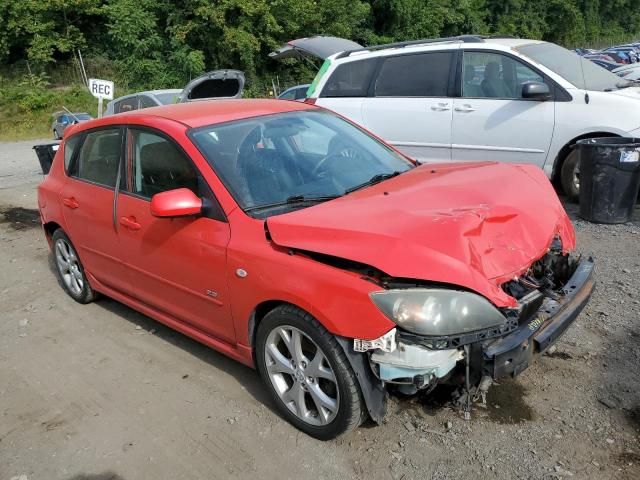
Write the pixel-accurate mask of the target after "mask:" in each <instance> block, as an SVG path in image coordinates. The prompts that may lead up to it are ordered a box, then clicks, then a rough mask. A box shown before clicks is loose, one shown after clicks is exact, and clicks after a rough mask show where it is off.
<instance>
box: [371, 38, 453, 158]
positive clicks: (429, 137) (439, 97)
mask: <svg viewBox="0 0 640 480" xmlns="http://www.w3.org/2000/svg"><path fill="white" fill-rule="evenodd" d="M455 53H456V50H446V51H435V52H422V53H412V54H405V55H395V56H390V57H383V58H381V59H380V61H381V65H380V68H379V70H378V73H377V76H376V79H375V81H374V84H373V85H372V96H371V97H369V98H365V99H364V103H363V105H362V119H363V125H364V126H365V127H366V128H368V129H369V130H371V131H372V132H373V133H375V134H376V135H378V136H380V137H382V138H383V139H384V140H386V141H387V142H389V143H391V144H392V145H394V146H395V147H398V149H400V150H402V151H403V152H404V153H406V154H407V155H409V156H410V157H412V158H415V159H416V160H419V161H434V160H435V161H443V160H444V161H449V160H450V159H451V109H452V106H451V104H452V98H451V95H452V94H453V92H454V88H453V87H454V79H455V64H456V62H455V58H456V55H455Z"/></svg>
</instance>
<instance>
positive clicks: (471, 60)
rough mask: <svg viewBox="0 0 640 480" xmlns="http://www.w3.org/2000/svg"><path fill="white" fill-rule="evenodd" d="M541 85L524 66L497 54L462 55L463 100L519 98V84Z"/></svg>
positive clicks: (538, 77) (471, 53) (474, 53)
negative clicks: (531, 83)
mask: <svg viewBox="0 0 640 480" xmlns="http://www.w3.org/2000/svg"><path fill="white" fill-rule="evenodd" d="M526 82H541V83H543V82H544V79H543V78H542V76H541V75H539V74H538V73H536V72H535V71H534V70H532V69H531V68H529V67H528V66H526V65H525V64H524V63H522V62H520V61H518V60H516V59H514V58H512V57H509V56H507V55H501V54H499V53H490V52H464V61H463V64H462V96H463V97H466V98H510V99H521V98H522V84H524V83H526Z"/></svg>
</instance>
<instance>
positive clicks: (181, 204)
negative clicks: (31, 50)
mask: <svg viewBox="0 0 640 480" xmlns="http://www.w3.org/2000/svg"><path fill="white" fill-rule="evenodd" d="M313 108H317V107H314V106H312V105H308V104H304V103H301V102H282V101H277V100H231V101H224V100H219V101H211V102H194V103H188V104H179V105H172V106H167V107H158V108H152V109H145V110H140V111H136V112H131V113H127V114H120V115H114V116H110V117H105V118H102V119H99V120H93V121H89V122H86V123H82V124H78V125H75V126H74V127H71V128H73V130H70V131H69V132H68V133H69V135H67V138H68V137H69V136H70V135H71V134H73V133H76V132H79V131H82V130H87V129H91V128H94V127H97V126H103V125H125V126H126V125H140V126H147V127H152V128H155V129H157V130H160V131H162V132H164V134H165V135H167V136H169V137H171V138H173V139H174V140H175V141H176V142H177V143H178V144H179V145H180V146H181V147H182V149H183V150H184V151H185V152H186V154H187V155H188V156H189V157H191V159H192V161H193V163H194V165H195V166H196V167H197V168H198V170H199V171H200V173H201V175H202V177H203V179H204V181H206V182H207V184H208V185H209V186H210V187H211V189H212V191H213V192H214V193H215V195H216V197H217V199H218V201H219V203H220V205H221V207H222V210H223V211H224V213H225V215H226V221H218V220H213V219H210V218H205V217H203V216H201V215H193V214H195V213H197V212H196V207H197V210H198V211H199V209H200V206H201V204H199V203H198V202H199V200H198V199H197V198H196V197H195V196H194V195H193V194H191V192H190V191H188V190H187V191H186V192H185V191H173V192H165V193H162V194H159V195H156V196H155V197H154V199H153V200H152V201H149V200H145V199H143V198H139V197H136V196H133V195H129V194H123V193H119V194H118V198H117V202H116V203H117V212H115V213H116V215H115V217H114V211H113V205H114V192H113V190H110V189H107V188H103V187H98V186H96V185H93V184H91V183H88V182H83V181H80V180H77V179H74V178H69V177H67V176H66V174H65V172H64V169H63V163H64V162H63V158H64V141H63V143H62V146H61V148H60V149H59V150H58V153H57V155H56V158H55V160H54V162H53V166H52V169H51V172H50V174H49V175H48V176H47V177H46V178H45V180H44V181H43V183H42V184H41V185H40V187H39V190H38V205H39V206H40V213H41V217H42V220H43V223H48V222H55V223H57V224H59V225H60V226H61V227H62V228H63V229H64V230H65V231H66V232H67V234H68V235H69V237H70V238H71V241H72V242H73V243H74V245H75V246H76V248H77V249H78V252H79V255H80V257H81V261H82V262H83V265H84V266H85V270H86V271H87V273H88V275H89V280H90V283H91V285H92V286H93V287H94V288H95V289H96V290H98V291H101V292H103V293H105V294H106V295H109V296H112V297H113V298H115V299H117V300H119V301H122V302H123V303H126V304H127V305H129V306H131V307H133V308H135V309H136V310H139V311H141V312H143V313H144V314H146V315H149V316H151V317H153V318H155V319H157V320H158V321H160V322H163V323H165V324H167V325H169V326H170V327H172V328H175V329H177V330H179V331H181V332H183V333H185V334H187V335H189V336H191V337H193V338H195V339H196V340H198V341H201V342H203V343H205V344H207V345H209V346H211V347H213V348H215V349H217V350H220V351H221V352H223V353H225V354H227V355H229V356H231V357H232V358H234V359H236V360H239V361H241V362H243V363H245V364H246V365H252V363H253V360H252V356H251V354H252V352H251V347H250V345H251V339H250V338H249V325H250V320H251V318H252V313H253V312H254V310H255V308H256V307H257V306H258V305H259V304H261V303H263V302H267V301H279V302H288V303H291V304H295V305H297V306H299V307H300V308H302V309H304V310H306V311H308V312H309V313H311V314H312V315H313V316H314V317H316V318H317V319H318V321H320V322H321V323H322V324H323V325H324V326H325V327H326V328H327V329H328V330H329V331H330V332H332V333H334V334H337V335H342V336H345V337H351V338H353V337H358V338H365V339H373V338H376V337H379V336H380V335H382V334H384V333H386V332H387V331H389V330H390V329H391V328H393V326H394V324H393V323H392V322H391V321H390V320H388V319H387V318H386V317H385V316H384V315H383V314H382V313H381V312H380V311H379V310H378V309H377V308H376V307H375V305H374V304H373V303H372V302H371V301H370V299H369V297H368V293H370V292H372V291H376V290H379V287H378V286H376V285H375V284H374V283H372V282H370V281H367V280H366V279H363V278H362V276H361V275H360V274H357V273H353V272H348V271H345V270H342V269H339V268H337V267H333V266H329V265H326V264H323V263H320V262H318V261H316V260H313V259H312V258H310V257H308V256H306V255H305V254H304V252H301V251H305V250H306V251H311V252H319V253H324V254H328V255H333V256H337V257H342V258H346V259H350V260H354V261H357V262H361V263H364V264H367V265H370V266H373V267H376V268H377V269H379V270H381V271H383V272H385V273H387V274H388V275H392V276H396V277H403V278H413V279H420V280H431V281H436V282H443V283H449V284H452V285H454V286H460V287H463V288H467V289H470V290H473V291H475V292H478V293H479V294H481V295H483V296H485V297H486V298H488V299H489V300H490V301H491V302H493V303H494V304H495V305H498V306H512V305H514V300H513V299H512V298H511V297H509V296H507V295H506V294H505V293H504V292H503V291H502V290H501V289H500V284H501V283H503V282H504V281H506V280H509V279H511V278H513V277H514V276H517V275H519V274H521V273H522V272H523V271H525V270H526V269H527V268H528V266H529V265H530V264H531V262H532V261H534V260H536V259H537V258H539V257H541V256H542V255H544V253H545V251H546V249H547V248H548V246H549V244H550V242H551V241H552V239H553V237H554V235H556V234H557V235H560V236H561V238H562V240H563V245H564V248H565V249H566V250H571V249H573V248H574V245H575V238H574V233H573V229H572V226H571V223H570V221H569V219H568V217H567V215H566V213H565V212H564V210H563V208H562V206H561V204H560V202H559V201H558V198H557V196H556V195H555V192H554V191H553V189H552V187H551V185H550V183H549V181H548V180H547V179H546V177H545V176H544V174H543V173H542V171H541V170H539V169H537V168H535V167H530V166H518V165H507V164H489V163H484V164H465V165H462V164H459V165H451V164H447V165H425V166H422V167H419V168H416V169H414V170H412V171H410V172H407V173H405V174H403V175H400V176H398V177H396V178H393V179H391V180H387V181H385V182H382V183H380V184H378V185H375V186H373V187H370V188H366V189H363V190H360V191H356V192H353V193H351V194H349V195H347V196H346V197H342V198H338V199H336V200H333V201H330V202H326V203H323V204H319V205H316V206H313V207H310V208H306V209H303V210H299V211H296V212H292V213H289V214H285V215H280V216H275V217H271V218H269V219H268V220H267V222H266V224H267V227H268V233H269V235H270V236H271V241H269V240H268V239H267V236H266V232H265V222H264V221H262V220H257V219H253V218H251V217H249V216H247V215H246V214H245V213H244V212H242V211H241V210H240V209H239V208H238V206H237V204H236V203H235V201H234V200H233V198H232V197H231V195H230V194H229V193H228V192H227V190H226V189H225V188H224V186H223V184H222V183H221V182H220V180H219V179H218V177H217V176H216V175H215V173H214V172H213V171H212V169H211V168H210V167H209V165H208V164H207V163H206V161H205V160H204V158H203V157H202V156H201V154H200V152H199V151H198V150H197V149H196V148H195V146H194V145H193V144H192V143H191V141H190V140H189V138H188V137H187V135H186V132H187V130H188V128H189V127H198V126H202V125H207V124H214V123H220V122H227V121H232V120H236V119H241V118H247V117H252V116H256V115H264V114H271V113H278V112H283V111H294V110H304V109H313ZM125 171H130V170H129V169H126V170H125ZM187 192H188V193H187ZM194 199H195V200H194ZM71 200H73V202H72V201H71ZM196 201H197V202H196ZM74 206H75V208H74ZM181 215H192V216H181ZM167 216H168V217H175V218H166V217H167ZM163 217H165V218H163ZM114 218H115V220H116V222H115V224H114ZM291 249H294V254H291V253H292V252H291ZM237 269H243V270H246V271H247V272H248V275H247V276H246V277H239V276H238V275H237V274H236V271H237Z"/></svg>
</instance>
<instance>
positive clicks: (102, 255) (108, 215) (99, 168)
mask: <svg viewBox="0 0 640 480" xmlns="http://www.w3.org/2000/svg"><path fill="white" fill-rule="evenodd" d="M122 130H123V129H122V128H120V127H109V128H102V129H99V130H93V131H89V132H87V133H86V134H82V133H80V134H77V135H73V136H72V137H70V138H69V139H67V140H66V141H65V144H64V145H65V146H64V149H65V152H64V153H65V171H66V172H67V175H68V176H69V179H68V180H67V181H66V182H65V184H64V186H63V188H62V190H61V191H60V200H61V203H62V205H63V206H62V210H63V215H64V220H65V223H66V230H67V234H68V235H69V238H70V239H71V241H72V242H73V244H74V246H75V248H76V251H77V252H78V255H80V259H81V261H82V264H83V265H84V268H85V270H86V272H87V273H88V275H89V276H90V277H93V278H95V279H96V280H98V281H99V282H100V283H101V284H103V285H106V286H107V287H109V288H112V289H114V290H118V291H124V292H126V291H128V290H129V283H128V281H127V279H126V271H125V269H124V267H123V265H122V259H121V256H120V254H121V245H120V242H119V239H118V234H117V230H116V225H115V223H114V217H113V200H114V190H115V186H116V182H117V181H118V179H119V174H118V172H119V169H120V163H121V158H122V138H123V133H122ZM82 135H84V140H83V141H82V140H80V138H81V136H82ZM76 142H81V146H80V148H79V152H76V151H75V150H78V148H77V146H76ZM68 148H69V152H67V149H68ZM71 149H73V150H74V151H72V150H71ZM67 153H70V154H71V156H69V155H67Z"/></svg>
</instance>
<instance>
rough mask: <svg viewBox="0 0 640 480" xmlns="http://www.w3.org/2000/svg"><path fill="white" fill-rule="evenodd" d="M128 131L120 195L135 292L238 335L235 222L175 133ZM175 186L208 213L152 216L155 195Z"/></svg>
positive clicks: (185, 318) (172, 312)
mask: <svg viewBox="0 0 640 480" xmlns="http://www.w3.org/2000/svg"><path fill="white" fill-rule="evenodd" d="M127 138H128V144H127V151H128V152H129V155H128V157H129V159H128V163H127V172H128V175H127V186H126V188H124V189H123V190H122V191H121V194H120V195H119V197H118V207H117V218H118V223H119V225H118V227H119V232H120V238H121V242H122V251H123V255H124V257H125V262H126V264H127V266H128V268H129V271H130V272H129V275H130V278H131V280H132V294H133V296H134V297H136V298H137V299H139V300H140V301H142V302H144V303H145V304H146V305H148V306H150V307H152V308H153V309H155V310H156V311H158V312H160V313H161V314H164V315H168V316H170V317H171V318H172V319H176V320H178V321H180V322H183V323H187V324H189V325H191V326H192V327H194V328H196V329H197V330H199V331H202V332H206V333H208V334H211V335H213V336H215V337H218V338H220V339H223V340H225V341H227V342H234V341H235V331H234V328H233V322H232V320H231V310H230V304H229V295H228V290H227V282H226V254H227V244H228V242H229V238H230V229H229V224H228V223H227V222H226V220H225V218H224V214H223V213H222V209H221V208H220V206H219V205H218V203H217V201H216V198H215V197H214V195H213V193H212V191H211V189H210V188H209V186H208V185H207V184H206V182H205V181H204V179H203V178H202V176H201V175H200V172H199V171H198V170H197V168H196V167H195V165H194V164H193V162H192V161H191V159H190V158H189V157H188V156H187V155H186V153H184V151H183V150H182V149H181V148H180V147H179V146H178V145H177V144H176V143H175V142H174V141H173V140H171V139H169V138H168V137H166V136H165V135H164V134H160V133H159V132H157V131H155V130H151V129H139V128H131V129H129V130H128V134H127ZM177 188H188V189H190V190H192V191H193V192H194V193H195V194H196V195H198V196H199V197H201V198H203V205H204V206H205V207H204V208H203V212H202V215H200V216H197V217H176V218H158V217H154V216H153V215H151V209H150V201H151V198H152V197H153V195H155V194H157V193H160V192H164V191H167V190H173V189H177Z"/></svg>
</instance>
